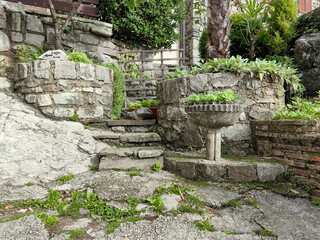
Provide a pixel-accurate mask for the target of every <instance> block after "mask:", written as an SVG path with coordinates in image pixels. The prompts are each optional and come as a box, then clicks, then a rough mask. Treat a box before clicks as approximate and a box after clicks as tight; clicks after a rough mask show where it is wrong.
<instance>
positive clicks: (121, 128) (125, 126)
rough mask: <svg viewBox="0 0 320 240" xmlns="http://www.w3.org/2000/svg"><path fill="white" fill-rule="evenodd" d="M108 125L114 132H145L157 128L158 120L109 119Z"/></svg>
mask: <svg viewBox="0 0 320 240" xmlns="http://www.w3.org/2000/svg"><path fill="white" fill-rule="evenodd" d="M107 125H108V127H109V128H111V129H112V131H114V132H128V133H137V132H139V133H145V132H152V131H154V130H155V128H156V126H157V125H156V120H153V119H150V120H108V121H107Z"/></svg>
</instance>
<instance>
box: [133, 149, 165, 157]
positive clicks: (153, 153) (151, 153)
mask: <svg viewBox="0 0 320 240" xmlns="http://www.w3.org/2000/svg"><path fill="white" fill-rule="evenodd" d="M162 154H163V150H162V149H152V150H151V149H150V150H139V151H138V157H139V158H156V157H160V156H161V155H162Z"/></svg>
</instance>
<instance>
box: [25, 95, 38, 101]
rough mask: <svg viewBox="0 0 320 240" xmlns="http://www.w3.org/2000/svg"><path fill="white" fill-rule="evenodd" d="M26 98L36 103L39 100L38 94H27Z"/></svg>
mask: <svg viewBox="0 0 320 240" xmlns="http://www.w3.org/2000/svg"><path fill="white" fill-rule="evenodd" d="M25 99H26V101H27V103H35V102H37V99H38V95H35V94H28V95H26V96H25Z"/></svg>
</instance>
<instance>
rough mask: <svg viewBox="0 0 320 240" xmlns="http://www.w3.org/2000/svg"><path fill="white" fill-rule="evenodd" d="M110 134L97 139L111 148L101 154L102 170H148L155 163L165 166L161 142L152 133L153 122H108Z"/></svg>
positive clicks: (156, 135)
mask: <svg viewBox="0 0 320 240" xmlns="http://www.w3.org/2000/svg"><path fill="white" fill-rule="evenodd" d="M108 126H109V128H110V131H105V132H103V133H102V134H100V135H97V136H95V138H96V139H97V140H99V141H101V142H104V143H106V144H108V147H106V148H104V149H103V150H101V151H100V153H99V158H100V164H99V170H108V169H121V170H129V169H130V170H148V169H151V167H152V165H153V164H154V163H156V162H160V163H161V164H163V158H162V154H163V152H164V148H163V147H162V146H161V138H160V136H159V135H158V134H157V133H155V132H142V130H144V131H152V129H154V128H155V121H152V120H138V121H137V120H118V121H108Z"/></svg>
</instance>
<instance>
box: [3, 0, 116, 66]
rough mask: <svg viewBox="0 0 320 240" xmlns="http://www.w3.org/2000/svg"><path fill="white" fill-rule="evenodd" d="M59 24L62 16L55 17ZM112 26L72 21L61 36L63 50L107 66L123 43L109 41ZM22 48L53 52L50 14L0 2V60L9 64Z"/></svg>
mask: <svg viewBox="0 0 320 240" xmlns="http://www.w3.org/2000/svg"><path fill="white" fill-rule="evenodd" d="M58 17H59V22H60V23H62V22H63V21H64V19H65V18H66V16H65V15H58ZM111 35H112V25H111V24H108V23H104V22H99V21H94V20H90V19H84V18H78V17H75V18H73V20H72V23H71V25H70V27H69V28H67V31H66V33H64V34H63V36H62V39H63V42H62V43H63V46H64V48H65V50H68V49H71V48H73V49H75V50H77V51H83V52H87V53H89V54H90V55H91V56H92V57H96V58H97V59H98V60H100V61H101V62H110V61H113V59H116V57H117V56H118V50H119V48H120V45H121V44H122V43H120V42H118V41H116V40H113V39H111V38H110V36H111ZM22 44H34V45H37V46H39V47H41V48H43V49H44V50H51V49H53V48H54V30H53V25H52V19H51V17H50V14H49V13H46V12H34V11H32V10H24V8H23V5H22V4H21V3H19V4H15V5H12V4H8V3H7V4H5V3H1V2H0V60H1V59H3V58H5V59H6V61H7V62H9V63H12V61H14V60H15V58H14V56H15V52H16V50H17V48H18V47H19V46H20V45H22Z"/></svg>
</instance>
